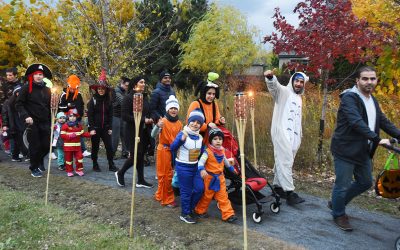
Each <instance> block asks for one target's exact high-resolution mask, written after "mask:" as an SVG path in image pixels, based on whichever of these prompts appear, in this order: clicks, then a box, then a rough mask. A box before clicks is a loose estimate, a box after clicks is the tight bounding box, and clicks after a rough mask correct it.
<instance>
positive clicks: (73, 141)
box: [60, 122, 90, 152]
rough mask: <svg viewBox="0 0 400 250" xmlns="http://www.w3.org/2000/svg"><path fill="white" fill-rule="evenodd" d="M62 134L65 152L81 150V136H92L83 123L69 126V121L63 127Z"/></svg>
mask: <svg viewBox="0 0 400 250" xmlns="http://www.w3.org/2000/svg"><path fill="white" fill-rule="evenodd" d="M73 134H74V135H73ZM72 135H73V137H72ZM60 136H61V138H62V139H63V141H64V152H65V151H80V150H81V137H90V134H89V132H84V130H83V127H82V125H80V124H79V123H77V125H76V126H69V125H68V122H66V123H64V125H62V127H61V132H60Z"/></svg>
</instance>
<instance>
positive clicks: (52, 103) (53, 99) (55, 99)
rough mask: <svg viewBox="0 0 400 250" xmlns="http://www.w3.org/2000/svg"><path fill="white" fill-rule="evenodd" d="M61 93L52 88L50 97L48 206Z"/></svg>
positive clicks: (46, 197)
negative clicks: (55, 123) (55, 130)
mask: <svg viewBox="0 0 400 250" xmlns="http://www.w3.org/2000/svg"><path fill="white" fill-rule="evenodd" d="M58 101H59V95H58V94H57V89H56V88H52V89H51V98H50V113H51V114H50V116H51V122H50V124H51V125H50V126H51V127H50V151H49V162H48V164H47V179H46V192H45V201H44V205H45V206H47V202H48V197H49V182H50V168H51V153H52V152H53V134H54V118H55V116H56V112H57V107H58Z"/></svg>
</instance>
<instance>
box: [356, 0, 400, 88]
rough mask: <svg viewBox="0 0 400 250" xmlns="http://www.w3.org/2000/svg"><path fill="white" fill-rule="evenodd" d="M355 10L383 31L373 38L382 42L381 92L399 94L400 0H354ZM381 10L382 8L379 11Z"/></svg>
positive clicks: (378, 66)
mask: <svg viewBox="0 0 400 250" xmlns="http://www.w3.org/2000/svg"><path fill="white" fill-rule="evenodd" d="M351 2H352V3H353V12H354V13H355V14H356V15H357V16H358V17H359V18H362V19H365V20H366V21H367V22H368V25H369V26H370V27H371V28H372V29H373V30H375V31H377V32H379V33H381V34H382V35H383V37H382V39H374V40H372V41H371V42H372V43H375V44H377V45H378V46H382V48H383V51H382V54H381V55H380V56H379V58H378V60H377V62H376V67H377V71H378V76H379V79H380V80H379V84H378V86H377V87H376V91H377V92H378V94H383V93H388V94H393V93H396V92H397V93H398V94H399V95H400V87H399V86H398V82H399V81H400V18H399V13H400V1H395V0H352V1H351ZM377 10H379V11H377Z"/></svg>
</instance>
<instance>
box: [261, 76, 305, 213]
mask: <svg viewBox="0 0 400 250" xmlns="http://www.w3.org/2000/svg"><path fill="white" fill-rule="evenodd" d="M264 76H265V81H266V83H267V87H268V90H269V92H270V93H271V95H272V97H273V99H274V102H275V106H274V111H273V115H272V124H271V138H272V144H273V145H274V159H275V165H274V173H275V177H274V181H273V185H274V190H275V192H277V193H278V194H279V196H281V197H282V198H284V199H286V202H287V204H288V205H291V206H292V205H295V204H299V203H302V202H304V199H303V198H301V197H299V195H298V194H297V193H295V192H294V189H295V187H294V182H293V163H294V159H295V156H296V153H297V150H298V149H299V147H300V143H301V137H302V125H301V116H302V99H301V95H302V94H304V88H305V84H306V82H307V81H308V77H307V76H306V75H305V74H304V73H302V72H296V73H294V74H293V75H292V76H291V77H290V80H289V83H288V84H287V86H282V85H281V84H280V83H279V82H278V79H277V78H276V76H275V75H274V74H273V72H272V71H271V70H267V71H265V72H264Z"/></svg>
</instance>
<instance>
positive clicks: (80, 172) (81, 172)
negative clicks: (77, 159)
mask: <svg viewBox="0 0 400 250" xmlns="http://www.w3.org/2000/svg"><path fill="white" fill-rule="evenodd" d="M75 173H76V174H77V175H79V176H84V175H85V173H84V172H83V171H80V170H77V171H75Z"/></svg>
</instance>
